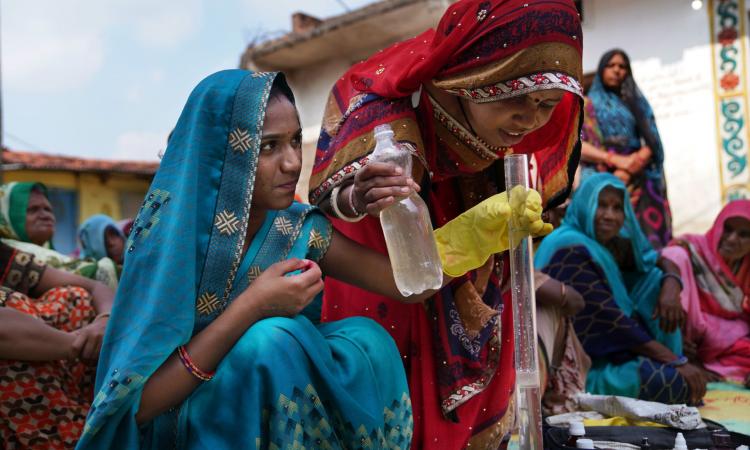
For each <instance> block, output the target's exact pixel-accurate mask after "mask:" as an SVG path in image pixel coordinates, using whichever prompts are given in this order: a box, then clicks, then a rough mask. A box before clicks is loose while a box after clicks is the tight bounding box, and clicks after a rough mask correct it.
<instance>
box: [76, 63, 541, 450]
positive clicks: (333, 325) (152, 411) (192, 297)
mask: <svg viewBox="0 0 750 450" xmlns="http://www.w3.org/2000/svg"><path fill="white" fill-rule="evenodd" d="M300 170H301V128H300V124H299V118H298V115H297V110H296V108H295V107H294V103H293V96H292V93H291V91H290V90H289V88H288V87H287V85H286V83H285V81H284V78H283V76H281V75H278V74H275V73H252V72H247V71H243V70H231V71H223V72H219V73H216V74H214V75H211V76H209V77H208V78H206V79H205V80H203V81H202V82H201V83H200V84H199V85H198V86H197V87H196V88H195V90H194V91H193V93H192V94H191V95H190V98H189V99H188V102H187V105H186V106H185V108H184V110H183V112H182V115H181V116H180V119H179V121H178V123H177V126H176V127H175V130H174V132H173V134H172V138H171V139H170V141H169V145H168V148H167V151H166V153H165V156H164V158H163V160H162V162H161V165H160V167H159V171H158V173H157V174H156V177H155V178H154V181H153V184H152V186H151V188H150V190H149V193H148V194H147V197H146V201H145V203H144V205H143V207H142V208H141V211H140V212H139V214H138V217H137V218H136V220H135V223H134V225H133V229H132V231H131V233H130V236H129V238H128V242H127V252H128V255H127V257H126V258H125V267H124V269H123V275H122V282H121V284H120V286H121V287H120V289H119V290H118V292H117V298H116V300H115V307H114V309H113V312H112V318H111V321H110V325H109V328H108V330H107V335H106V337H105V342H104V345H103V349H102V353H101V356H100V363H99V367H98V375H97V384H96V390H97V391H98V393H97V395H96V397H95V399H94V402H93V405H92V408H91V411H90V413H89V416H88V419H87V423H86V427H85V429H84V433H83V436H82V438H81V441H80V443H79V448H81V449H89V448H102V449H105V448H112V446H113V445H116V446H117V447H118V448H138V447H142V448H173V447H175V446H176V447H177V448H298V447H305V448H360V447H364V448H391V449H406V448H408V447H409V445H410V441H411V435H412V412H411V403H410V398H409V391H408V388H407V384H406V375H405V373H404V369H403V365H402V363H401V357H400V355H399V353H398V350H397V348H396V346H395V344H394V342H393V340H392V339H391V338H390V336H389V335H388V333H387V332H386V331H385V330H383V329H382V328H381V327H380V326H379V325H377V324H376V323H375V322H374V321H372V320H370V319H366V318H361V317H353V318H348V319H345V320H341V321H338V322H329V323H325V324H319V319H320V301H321V299H320V298H319V296H318V294H319V293H320V291H321V290H322V288H323V282H322V279H321V274H322V273H326V274H328V275H331V276H333V277H335V278H338V279H341V280H343V281H345V282H348V283H352V284H354V285H357V286H359V287H361V288H363V289H368V290H371V291H374V292H377V293H379V294H380V295H386V296H389V297H392V298H396V299H399V300H402V301H420V300H421V299H424V298H427V297H429V296H430V295H433V294H434V291H427V292H425V293H423V294H421V295H419V296H413V298H408V299H407V298H404V297H402V296H401V295H400V293H399V292H398V290H397V288H396V286H395V282H394V280H393V275H392V272H391V267H390V264H389V262H388V258H387V256H385V255H382V254H379V253H377V252H374V251H371V250H368V249H366V248H365V247H362V246H359V245H357V244H355V243H354V242H353V241H350V240H348V239H347V238H345V237H343V235H340V234H338V233H337V232H335V231H332V227H331V224H330V222H328V220H327V219H326V218H325V216H323V215H322V214H321V213H319V211H318V210H317V208H315V207H312V206H309V205H302V204H299V203H293V196H294V191H295V186H296V184H297V180H298V178H299V173H300ZM532 197H533V196H532ZM493 198H494V197H491V198H490V199H488V200H486V201H485V202H489V201H491V200H492V199H493ZM535 201H536V203H540V201H539V196H538V194H537V195H536V199H535ZM485 202H483V203H480V204H479V205H478V206H477V207H475V208H479V207H480V206H482V205H485V206H487V205H488V204H487V203H485ZM471 211H472V210H469V211H468V212H467V213H465V214H468V213H469V212H471ZM474 211H475V212H476V211H479V213H477V214H476V215H475V216H474V217H473V219H475V220H479V222H478V223H477V225H478V228H479V229H482V230H483V231H482V232H483V233H489V234H490V235H493V236H494V238H493V240H495V241H499V240H500V236H501V235H503V234H507V232H504V231H502V230H504V228H502V227H501V228H500V229H496V230H495V229H494V228H493V226H494V225H493V224H495V223H503V222H504V223H507V219H508V217H509V214H510V211H509V209H503V208H491V207H489V208H484V209H481V208H480V209H474ZM493 211H495V212H496V213H494V212H493ZM513 213H514V214H515V211H514V212H513ZM529 213H530V211H526V212H522V213H521V214H522V215H523V216H524V217H529V216H528V214H529ZM498 214H499V215H498ZM540 215H541V208H538V210H536V213H535V216H534V217H532V219H535V220H532V221H531V223H530V229H531V228H533V229H541V228H545V227H543V226H542V223H541V220H540V219H539V217H540ZM459 217H462V216H459ZM463 217H468V216H463ZM519 217H520V216H519ZM503 219H504V220H503ZM449 225H450V223H449V224H447V225H445V226H446V227H447V226H449ZM493 230H494V231H493ZM460 253H461V254H463V253H465V252H460ZM486 259H487V258H486V257H485V258H484V260H482V261H478V264H479V265H481V264H483V263H484V261H485V260H486ZM318 264H319V265H318ZM472 267H474V266H472ZM470 269H471V267H470V268H469V270H470ZM448 281H450V278H449V277H446V278H445V282H446V283H447V282H448Z"/></svg>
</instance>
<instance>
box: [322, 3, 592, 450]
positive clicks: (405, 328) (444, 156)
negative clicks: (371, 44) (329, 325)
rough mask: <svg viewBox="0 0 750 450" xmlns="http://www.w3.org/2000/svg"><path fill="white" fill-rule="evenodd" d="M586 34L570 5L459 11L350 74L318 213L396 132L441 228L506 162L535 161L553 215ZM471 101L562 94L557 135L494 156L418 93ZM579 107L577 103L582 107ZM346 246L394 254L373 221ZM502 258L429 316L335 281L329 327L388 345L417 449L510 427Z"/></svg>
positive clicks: (325, 143)
mask: <svg viewBox="0 0 750 450" xmlns="http://www.w3.org/2000/svg"><path fill="white" fill-rule="evenodd" d="M580 75H581V29H580V23H579V19H578V15H577V12H576V10H575V8H574V6H573V4H572V2H570V1H567V0H559V1H529V0H526V1H521V0H518V1H513V0H505V1H502V0H495V1H477V0H464V1H460V2H458V3H456V4H454V5H452V6H451V7H450V8H449V9H448V10H447V11H446V13H445V14H444V16H443V19H442V20H441V22H440V24H439V26H438V28H437V29H436V30H428V31H426V32H424V33H422V34H421V35H419V36H417V37H416V38H414V39H411V40H408V41H405V42H401V43H398V44H395V45H393V46H392V47H390V48H388V49H385V50H383V51H382V52H379V53H377V54H376V55H375V56H373V57H371V58H370V59H368V60H367V61H364V62H362V63H360V64H357V65H355V66H353V67H352V68H351V69H350V70H349V71H348V72H347V73H346V74H345V75H344V76H343V77H342V78H341V79H340V80H339V81H338V82H337V83H336V85H335V86H334V88H333V90H332V92H331V95H330V97H329V100H328V105H327V109H326V113H325V115H324V123H323V129H322V131H321V137H320V140H319V141H318V149H317V153H316V158H315V164H314V167H313V174H312V177H311V184H310V200H311V202H313V203H320V202H321V201H322V200H323V199H325V198H327V196H328V195H329V194H330V192H331V190H332V188H333V187H335V186H336V185H340V184H342V183H346V182H348V181H350V178H351V177H353V175H354V173H355V172H356V171H357V170H358V169H359V168H361V167H362V166H363V165H365V164H367V161H368V155H369V153H370V152H371V151H372V149H373V147H374V145H373V144H374V140H373V138H372V130H373V128H374V127H375V126H377V125H380V124H383V123H389V124H390V125H391V127H392V128H393V129H394V131H395V134H396V138H397V139H398V140H400V141H402V142H408V143H410V144H412V145H413V146H414V148H415V149H416V153H415V158H416V160H417V161H418V162H419V163H418V164H414V172H413V174H412V176H413V178H414V179H415V180H418V181H420V182H421V184H422V187H423V189H422V193H423V194H422V195H423V197H424V198H425V200H426V202H427V204H428V207H429V209H430V212H431V215H432V220H433V224H434V225H435V226H436V227H438V226H440V225H443V224H445V223H446V222H447V221H449V220H451V219H453V218H454V217H456V216H457V215H458V214H460V213H462V212H463V211H465V210H467V209H468V208H470V207H471V206H474V205H475V204H476V203H478V202H479V201H481V200H482V199H484V198H486V197H487V196H489V195H492V194H494V193H496V192H501V191H503V190H504V185H503V176H502V173H503V169H502V156H503V155H504V154H506V153H509V152H516V153H520V152H523V153H534V154H535V155H534V156H535V158H534V159H535V161H536V164H535V165H536V167H534V174H535V178H536V179H537V180H538V183H537V186H536V187H537V189H538V190H539V191H540V192H541V193H542V196H543V198H544V201H545V203H546V204H547V205H553V204H556V203H558V202H561V201H562V200H564V199H565V197H566V196H567V193H568V190H569V187H570V186H569V185H570V182H571V181H572V179H573V174H574V171H575V167H576V166H577V164H578V158H579V153H580V142H579V139H578V136H579V132H580V119H581V114H580V112H581V105H582V100H581V97H579V95H580V85H579V84H578V82H577V80H579V79H580ZM430 80H432V81H434V83H435V85H436V86H437V87H438V88H439V89H443V90H445V91H447V92H449V93H451V94H453V95H457V96H462V97H465V98H467V99H470V100H471V101H477V102H485V101H493V100H500V99H506V98H510V97H514V96H518V95H524V94H526V93H529V92H535V91H538V90H541V89H550V88H557V89H563V90H565V91H567V92H568V94H566V95H565V97H564V98H563V101H562V102H561V103H560V104H559V105H558V106H557V107H556V108H555V111H554V112H553V116H552V119H551V120H550V122H549V123H548V124H547V125H545V126H544V127H542V128H541V129H539V130H537V131H535V132H533V133H531V134H529V135H527V136H526V137H525V138H524V141H523V142H522V143H521V144H520V145H518V146H516V147H514V148H513V149H507V148H493V147H491V146H489V145H487V144H486V143H484V142H483V141H481V140H480V139H479V138H477V137H476V136H474V135H473V134H472V133H471V132H469V131H467V130H466V129H463V127H461V126H460V125H456V121H455V119H453V118H451V117H450V116H448V115H447V113H445V111H444V110H443V109H442V108H441V107H440V105H439V104H437V103H436V102H435V100H434V99H432V98H431V97H430V96H429V95H428V93H427V92H426V90H422V89H421V85H422V84H423V83H425V82H428V81H430ZM576 94H578V95H576ZM415 105H416V106H415ZM333 223H334V226H335V227H336V228H337V229H338V230H339V231H340V232H342V233H343V234H345V235H346V236H348V237H350V238H351V239H353V240H355V241H357V242H359V243H361V244H363V245H366V246H368V247H370V248H372V249H375V250H377V251H380V252H381V253H384V254H385V253H386V247H385V243H384V240H383V234H382V231H381V228H380V224H379V222H378V220H377V219H373V218H372V217H367V218H365V219H364V220H363V221H361V222H358V223H347V222H343V221H340V220H336V219H335V218H334V219H333ZM506 260H507V258H506V256H505V255H498V256H497V257H495V258H490V260H489V261H488V263H487V264H486V265H485V266H484V267H482V268H480V269H477V270H475V271H472V272H470V273H468V274H466V275H464V276H463V277H460V278H457V279H455V280H454V281H453V282H452V283H451V284H450V285H448V286H446V287H445V288H443V289H442V290H441V291H440V292H439V293H438V294H437V295H435V296H434V297H432V298H431V299H429V300H428V301H426V302H425V303H424V304H423V305H406V304H401V303H399V302H396V301H395V300H392V299H389V298H386V297H382V296H379V295H375V294H371V293H369V292H366V291H363V290H360V289H358V288H356V287H353V286H351V285H348V284H345V283H342V282H338V281H336V280H331V279H329V280H327V281H326V287H325V294H324V302H323V311H322V316H323V320H326V321H333V320H338V319H342V318H345V317H350V316H366V317H370V318H372V319H374V320H376V321H378V323H380V324H381V325H382V326H383V327H384V328H385V329H386V330H387V331H388V332H389V333H390V334H391V336H392V337H393V338H394V340H395V341H396V344H397V345H398V347H399V350H400V352H401V356H402V360H403V362H404V365H405V367H406V371H407V376H408V378H409V388H410V393H411V398H412V407H413V410H414V438H413V441H412V448H445V449H454V448H456V449H457V448H465V447H467V446H468V445H471V447H472V448H497V447H498V446H499V445H500V444H501V443H502V442H503V441H504V438H505V437H506V436H507V435H508V433H509V431H510V430H511V427H512V426H513V421H514V404H513V392H514V382H515V372H514V369H513V338H512V326H513V323H512V312H511V304H510V294H509V292H508V282H509V276H508V264H507V263H506Z"/></svg>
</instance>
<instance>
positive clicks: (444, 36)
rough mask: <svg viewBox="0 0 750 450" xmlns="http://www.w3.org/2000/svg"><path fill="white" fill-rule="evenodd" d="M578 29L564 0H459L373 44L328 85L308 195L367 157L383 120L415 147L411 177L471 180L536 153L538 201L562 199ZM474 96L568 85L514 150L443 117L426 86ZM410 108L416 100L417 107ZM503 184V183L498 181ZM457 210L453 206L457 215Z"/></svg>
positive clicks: (575, 136) (575, 148)
mask: <svg viewBox="0 0 750 450" xmlns="http://www.w3.org/2000/svg"><path fill="white" fill-rule="evenodd" d="M581 37H582V36H581V27H580V21H579V18H578V13H577V12H576V9H575V7H574V6H573V3H572V2H570V1H567V0H554V1H543V0H536V1H535V0H494V1H479V0H464V1H460V2H457V3H455V4H453V5H451V7H450V8H448V10H447V11H446V13H445V14H444V15H443V19H442V20H441V21H440V24H439V25H438V27H437V29H434V30H433V29H430V30H427V31H425V32H424V33H422V34H421V35H419V36H417V37H415V38H413V39H410V40H407V41H404V42H400V43H397V44H394V45H393V46H391V47H389V48H387V49H385V50H382V51H380V52H379V53H377V54H375V55H374V56H372V57H370V58H369V59H367V60H366V61H364V62H361V63H359V64H356V65H354V66H353V67H352V68H351V69H349V71H347V73H346V74H344V76H343V77H341V79H339V81H337V82H336V85H335V86H334V87H333V90H332V91H331V94H330V96H329V99H328V103H327V106H326V111H325V114H324V117H323V127H322V130H321V133H320V138H319V141H318V149H317V153H316V157H315V164H314V166H313V172H312V177H311V179H310V201H311V202H312V203H314V204H316V203H319V202H320V201H321V200H323V199H324V198H325V197H326V196H327V195H328V194H329V192H330V191H331V189H332V188H333V187H334V186H336V185H337V184H340V183H341V182H342V181H343V180H345V179H347V178H348V177H350V176H353V174H354V172H355V171H356V170H357V169H358V168H360V167H361V166H362V165H364V164H366V163H367V160H368V155H369V153H370V152H371V151H372V149H373V148H374V140H373V137H372V130H373V128H374V127H375V126H377V125H380V124H383V123H390V124H391V126H392V127H393V128H394V131H395V134H396V138H397V139H398V140H400V141H407V142H410V143H412V144H413V145H414V147H415V148H416V155H415V156H416V158H417V160H419V161H420V162H421V165H420V164H415V165H414V167H415V168H414V177H415V179H416V180H418V181H423V180H424V178H425V177H424V175H425V174H428V175H429V178H430V179H431V181H433V182H437V181H441V180H445V179H449V178H456V177H466V178H471V176H472V175H473V174H477V173H479V172H482V171H486V172H487V173H488V174H490V175H489V176H490V177H491V178H495V177H496V175H495V173H494V171H493V170H486V169H489V168H490V167H491V166H492V165H493V164H494V163H495V162H496V161H498V160H501V158H502V157H503V156H504V154H505V153H508V152H515V153H535V156H536V160H537V163H538V166H539V167H538V179H539V183H538V185H537V186H536V187H537V189H538V190H540V191H541V192H542V194H543V198H544V200H545V203H547V204H554V203H556V202H560V201H563V200H564V199H565V197H566V195H567V193H568V191H569V187H570V183H571V181H572V179H573V174H574V172H575V168H576V167H577V165H578V160H579V155H580V141H579V133H580V122H581V120H580V116H581V102H580V101H579V98H578V97H577V96H580V95H582V93H581V87H580V84H579V82H578V80H580V79H581V72H582V69H581V45H582V38H581ZM429 81H434V83H435V85H436V86H437V87H438V88H439V89H443V90H445V91H447V92H449V93H451V94H453V95H457V96H462V97H464V98H467V99H469V100H471V101H474V102H489V101H494V100H500V99H507V98H511V97H515V96H519V95H524V94H527V93H530V92H535V91H538V90H542V89H562V90H565V91H566V92H568V94H566V95H565V97H564V98H563V101H562V102H561V103H560V104H559V105H558V106H557V107H556V108H555V111H554V113H553V115H552V118H551V120H550V121H549V123H547V125H545V126H544V127H542V128H541V129H539V130H537V131H535V132H533V133H531V134H529V135H527V136H526V137H525V138H524V140H523V142H521V143H520V144H518V145H516V146H515V147H514V148H512V149H506V148H500V149H496V148H488V146H487V145H486V144H484V145H483V143H482V142H481V141H480V142H479V143H478V144H477V143H476V142H475V143H474V144H475V147H476V145H478V146H479V147H480V150H479V151H478V150H477V149H476V148H472V146H471V145H468V144H467V142H470V141H476V140H477V139H478V137H477V136H473V135H472V134H471V133H470V132H469V131H468V130H465V129H456V127H455V126H452V125H450V124H449V123H448V121H447V120H446V119H447V118H446V117H445V114H444V112H443V111H441V109H442V108H439V107H434V106H432V104H431V101H430V98H429V96H428V95H427V93H426V91H424V90H422V89H421V86H422V84H423V83H427V82H429ZM414 105H416V106H414ZM500 185H501V186H502V183H500ZM460 212H461V211H458V213H460Z"/></svg>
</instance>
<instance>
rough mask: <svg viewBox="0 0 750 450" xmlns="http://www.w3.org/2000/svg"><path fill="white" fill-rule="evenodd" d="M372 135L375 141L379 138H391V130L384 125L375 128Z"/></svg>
mask: <svg viewBox="0 0 750 450" xmlns="http://www.w3.org/2000/svg"><path fill="white" fill-rule="evenodd" d="M373 133H374V134H375V139H378V138H380V137H381V136H393V129H392V128H391V126H390V125H388V124H387V123H386V124H383V125H378V126H376V127H375V130H374V132H373Z"/></svg>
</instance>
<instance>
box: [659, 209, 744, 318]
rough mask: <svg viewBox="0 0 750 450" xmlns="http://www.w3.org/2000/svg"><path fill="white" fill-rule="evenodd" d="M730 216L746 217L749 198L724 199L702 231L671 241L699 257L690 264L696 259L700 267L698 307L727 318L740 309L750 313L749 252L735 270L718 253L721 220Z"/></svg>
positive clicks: (723, 220) (739, 312) (722, 229)
mask: <svg viewBox="0 0 750 450" xmlns="http://www.w3.org/2000/svg"><path fill="white" fill-rule="evenodd" d="M732 217H742V218H744V219H747V220H750V200H735V201H732V202H730V203H728V204H727V205H726V206H725V207H724V208H723V209H722V210H721V212H720V213H719V215H718V216H717V217H716V221H714V224H713V226H712V227H711V229H710V230H708V232H707V233H706V234H686V235H684V236H681V237H679V238H677V239H675V240H674V241H673V242H672V245H681V246H683V247H686V248H687V250H688V252H689V253H690V255H691V259H694V258H695V257H696V256H698V257H699V258H700V260H699V261H694V266H695V263H698V265H699V266H700V267H702V268H704V270H702V271H700V272H696V273H695V277H696V279H697V281H698V288H699V290H700V292H699V296H700V299H701V308H703V309H704V310H705V311H706V312H709V313H711V314H713V315H716V316H719V317H724V318H727V319H734V318H737V317H738V316H739V315H740V314H741V313H743V312H744V313H746V314H750V254H748V255H745V256H744V257H743V258H742V261H740V263H739V264H740V266H739V270H738V272H737V273H736V274H735V273H734V272H733V271H732V268H731V267H729V266H728V265H727V263H726V262H725V261H724V259H723V258H722V257H721V255H719V242H720V241H721V236H722V234H723V233H724V223H725V222H726V221H727V219H730V218H732Z"/></svg>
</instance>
